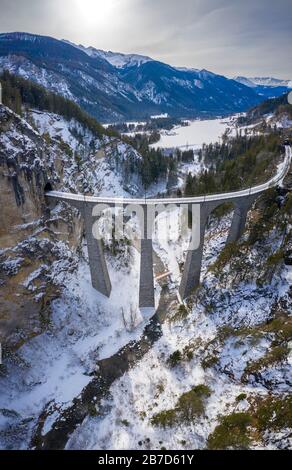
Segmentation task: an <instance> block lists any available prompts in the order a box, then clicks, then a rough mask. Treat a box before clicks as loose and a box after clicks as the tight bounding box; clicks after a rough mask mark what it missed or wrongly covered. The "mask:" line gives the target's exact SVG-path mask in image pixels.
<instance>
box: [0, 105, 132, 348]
mask: <svg viewBox="0 0 292 470" xmlns="http://www.w3.org/2000/svg"><path fill="white" fill-rule="evenodd" d="M33 117H34V118H33ZM28 120H29V121H30V122H31V123H32V125H33V126H34V127H32V125H30V124H28V122H27V121H28ZM54 120H58V129H57V131H56V128H55V127H54V126H53V122H54ZM44 123H45V125H46V126H47V131H46V132H45V129H44V128H43V126H44ZM41 124H42V125H41ZM75 127H76V123H75ZM60 129H62V131H63V133H61V134H62V137H63V138H62V137H61V136H60V135H59V134H58V132H60ZM69 129H72V123H67V122H65V121H64V120H62V118H60V117H58V116H56V115H53V116H52V115H49V114H46V113H43V114H41V113H38V119H36V117H35V112H33V113H26V114H25V119H23V118H21V117H20V116H18V115H16V114H14V113H13V112H12V111H10V110H9V109H8V108H6V107H4V106H2V105H1V106H0V187H1V191H0V283H1V294H2V295H1V299H0V312H1V313H0V341H1V342H2V343H3V344H4V347H5V346H13V347H17V346H19V345H20V344H21V343H22V342H23V341H25V340H26V339H27V338H29V337H31V336H33V335H36V334H38V333H40V332H41V331H42V330H43V329H44V328H45V326H46V323H47V322H48V321H49V317H50V303H51V301H52V299H54V298H56V297H57V296H58V295H59V289H60V284H59V283H58V281H57V280H56V279H57V278H58V273H59V272H61V271H62V270H64V269H66V270H70V269H74V268H75V267H76V263H77V257H76V250H77V249H78V248H79V247H80V242H81V239H82V236H83V225H82V220H81V218H80V216H79V214H78V213H77V211H76V212H74V211H73V212H72V210H71V209H70V208H68V207H67V206H65V205H61V204H60V205H58V206H56V207H55V208H53V209H52V210H50V209H49V207H48V206H47V203H46V201H45V197H44V192H45V188H46V185H47V184H48V183H49V184H50V185H52V186H53V187H54V188H56V189H60V190H64V191H73V192H86V193H91V194H93V193H94V194H99V193H100V192H104V193H107V192H108V193H115V192H117V193H119V194H123V192H125V189H124V188H125V186H126V185H127V187H126V189H129V188H131V189H132V191H133V192H135V190H136V189H137V187H138V185H139V177H137V175H136V174H135V172H132V173H130V172H129V171H128V166H129V165H133V164H135V162H137V161H139V159H140V158H141V157H140V155H139V154H138V153H137V152H136V151H135V150H134V149H132V148H131V147H130V146H128V145H126V144H124V143H122V142H120V141H119V140H117V139H115V140H113V139H112V140H111V139H109V138H108V137H104V139H100V140H99V139H95V140H94V142H93V136H92V135H89V132H88V130H86V129H83V134H84V135H83V139H82V143H81V142H77V141H73V140H74V139H73V137H72V134H71V133H70V131H69ZM79 131H80V132H81V131H82V129H80V126H79ZM72 132H73V131H72ZM64 139H66V140H68V142H66V141H65V140H64ZM92 142H93V143H94V145H93V146H92ZM89 143H90V144H91V147H92V150H90V149H89ZM69 144H70V146H69ZM72 147H73V149H74V148H75V150H74V152H73V151H72ZM123 176H127V178H124V179H123Z"/></svg>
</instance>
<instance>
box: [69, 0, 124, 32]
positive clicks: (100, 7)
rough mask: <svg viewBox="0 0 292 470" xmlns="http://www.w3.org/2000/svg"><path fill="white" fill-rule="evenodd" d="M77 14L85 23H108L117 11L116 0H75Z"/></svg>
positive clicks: (99, 24)
mask: <svg viewBox="0 0 292 470" xmlns="http://www.w3.org/2000/svg"><path fill="white" fill-rule="evenodd" d="M75 3H76V10H77V15H78V18H79V19H80V21H83V22H84V23H85V25H94V24H96V25H98V26H101V25H106V23H108V22H109V21H110V20H111V17H112V15H113V14H114V12H115V4H116V1H115V0H75Z"/></svg>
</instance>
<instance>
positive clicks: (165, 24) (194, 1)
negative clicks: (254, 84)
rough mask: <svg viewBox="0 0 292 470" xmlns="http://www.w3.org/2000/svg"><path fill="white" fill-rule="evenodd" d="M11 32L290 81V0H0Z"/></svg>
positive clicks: (1, 24) (3, 27)
mask: <svg viewBox="0 0 292 470" xmlns="http://www.w3.org/2000/svg"><path fill="white" fill-rule="evenodd" d="M10 31H25V32H30V33H36V34H42V35H46V36H53V37H55V38H57V39H67V40H70V41H72V42H74V43H77V44H83V45H86V46H93V47H96V48H98V49H104V50H111V51H118V52H125V53H138V54H142V55H147V56H150V57H152V58H154V59H156V60H160V61H162V62H166V63H168V64H171V65H174V66H180V67H194V68H200V69H202V68H206V69H208V70H211V71H213V72H215V73H220V74H223V75H226V76H229V77H233V76H236V75H244V76H250V77H253V76H274V77H277V78H282V79H289V80H291V79H292V47H291V44H292V1H291V0H277V1H275V0H0V32H10Z"/></svg>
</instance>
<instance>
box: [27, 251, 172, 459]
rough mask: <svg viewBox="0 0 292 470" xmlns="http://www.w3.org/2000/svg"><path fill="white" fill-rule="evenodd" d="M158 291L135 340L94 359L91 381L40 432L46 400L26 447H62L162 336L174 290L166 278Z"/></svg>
mask: <svg viewBox="0 0 292 470" xmlns="http://www.w3.org/2000/svg"><path fill="white" fill-rule="evenodd" d="M153 256H154V271H155V274H158V273H162V272H164V271H165V267H164V264H163V263H162V261H161V259H160V258H159V257H158V255H157V254H156V253H155V252H153ZM159 283H160V285H161V294H160V299H159V304H158V308H157V310H156V312H155V314H154V315H153V317H152V318H151V319H150V321H149V323H148V324H147V325H146V327H145V328H144V331H143V333H142V335H141V337H140V339H139V340H137V341H132V342H130V343H128V344H127V345H126V346H124V347H123V348H122V349H120V350H119V351H118V352H117V353H116V354H114V355H113V356H111V357H108V358H105V359H102V360H100V361H98V363H97V369H96V370H97V372H96V373H94V375H93V378H92V380H91V382H89V384H88V385H87V386H86V387H85V388H84V389H83V390H82V392H81V394H80V395H79V396H78V397H75V398H74V399H73V403H72V405H71V406H70V407H69V408H67V409H65V410H63V411H62V410H61V411H60V414H59V417H58V419H57V420H56V421H55V422H54V424H53V425H52V427H51V429H50V430H49V431H48V432H47V433H46V434H43V428H44V424H45V421H46V419H47V418H48V416H50V414H51V412H49V410H48V408H49V407H50V405H51V403H48V404H47V406H46V407H45V409H44V410H43V412H42V413H41V415H40V416H39V419H38V423H37V425H36V428H35V432H34V435H33V438H32V440H31V444H30V448H31V449H36V450H53V449H65V447H66V444H67V442H68V439H69V438H70V436H71V435H72V433H73V432H74V430H75V429H76V428H77V426H78V425H80V424H81V423H82V422H83V420H84V419H85V418H86V416H88V415H89V414H90V410H91V409H92V406H93V405H99V403H100V402H101V400H102V399H103V398H105V397H106V396H107V395H108V393H109V389H110V387H111V385H112V384H113V382H114V381H115V380H117V379H119V378H120V377H122V376H123V374H124V373H125V372H127V371H128V370H129V369H130V368H132V367H133V366H135V365H136V364H137V362H138V361H139V360H141V359H142V358H143V356H144V355H145V354H146V353H147V352H148V351H149V350H150V349H151V347H152V346H153V344H154V343H155V342H156V341H157V340H159V338H160V337H161V336H162V328H161V325H162V323H163V322H164V321H165V319H166V315H167V312H168V311H169V309H170V307H171V306H172V305H174V304H175V303H177V296H176V292H175V291H174V290H170V289H169V287H168V283H167V278H164V279H162V280H160V281H159Z"/></svg>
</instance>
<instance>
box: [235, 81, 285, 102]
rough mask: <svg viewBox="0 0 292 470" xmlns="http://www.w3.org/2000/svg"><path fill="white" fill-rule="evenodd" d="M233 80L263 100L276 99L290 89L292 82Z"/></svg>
mask: <svg viewBox="0 0 292 470" xmlns="http://www.w3.org/2000/svg"><path fill="white" fill-rule="evenodd" d="M234 80H235V81H237V82H238V83H241V84H242V85H245V86H248V87H250V88H252V89H253V90H254V91H255V92H256V93H258V94H259V95H261V96H264V97H265V98H276V97H277V96H281V95H283V94H284V93H286V92H287V90H289V89H292V82H291V81H289V80H281V79H279V78H273V77H248V78H247V77H241V76H238V77H234Z"/></svg>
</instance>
